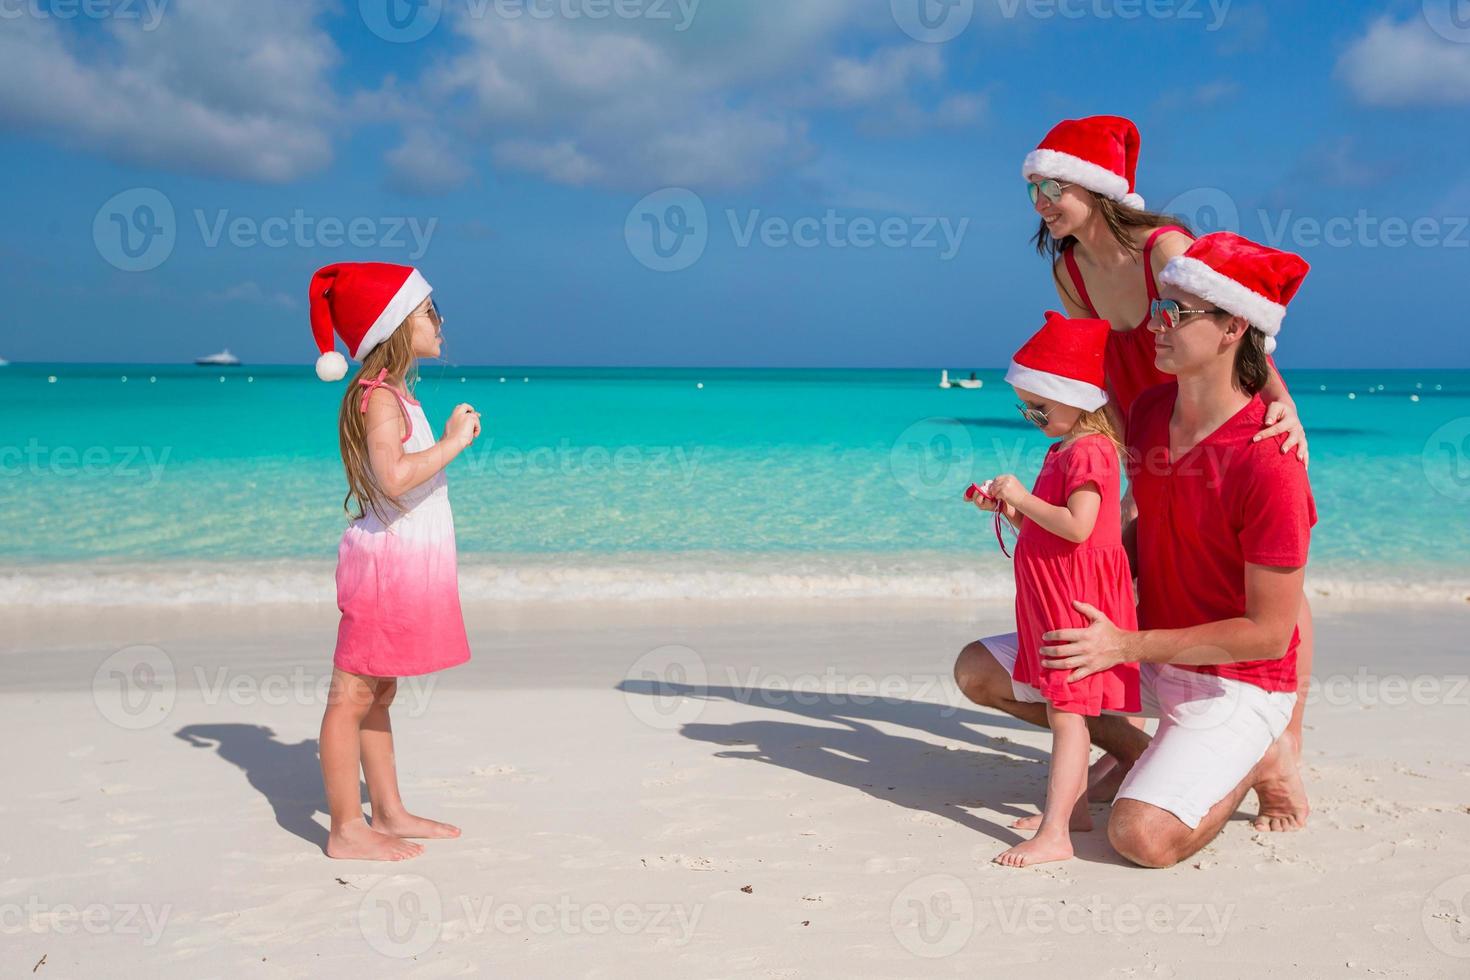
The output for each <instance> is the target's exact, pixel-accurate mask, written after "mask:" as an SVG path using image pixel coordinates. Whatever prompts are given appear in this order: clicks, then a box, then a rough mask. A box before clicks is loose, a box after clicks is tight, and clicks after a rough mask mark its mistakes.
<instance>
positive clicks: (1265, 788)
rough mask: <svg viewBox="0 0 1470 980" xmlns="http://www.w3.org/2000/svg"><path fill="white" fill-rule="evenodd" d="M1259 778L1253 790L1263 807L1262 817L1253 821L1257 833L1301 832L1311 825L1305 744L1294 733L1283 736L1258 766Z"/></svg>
mask: <svg viewBox="0 0 1470 980" xmlns="http://www.w3.org/2000/svg"><path fill="white" fill-rule="evenodd" d="M1256 773H1257V775H1258V778H1257V780H1256V785H1255V786H1254V787H1253V788H1254V789H1255V791H1256V799H1257V800H1258V801H1259V802H1260V804H1261V812H1260V815H1259V816H1257V817H1256V819H1255V820H1254V821H1253V822H1252V826H1254V827H1255V828H1256V829H1257V830H1263V831H1275V832H1281V831H1288V830H1301V829H1302V828H1303V827H1305V826H1306V825H1307V813H1308V812H1309V811H1310V809H1311V808H1310V807H1309V806H1308V805H1307V789H1306V787H1305V786H1303V785H1302V774H1301V742H1300V741H1299V740H1298V738H1297V736H1296V735H1294V734H1293V733H1292V732H1290V731H1287V732H1284V733H1282V736H1281V737H1280V738H1278V739H1277V740H1276V744H1275V745H1273V746H1271V748H1270V749H1268V750H1267V751H1266V755H1265V756H1264V757H1263V758H1262V759H1261V761H1260V763H1259V764H1258V765H1257V766H1256Z"/></svg>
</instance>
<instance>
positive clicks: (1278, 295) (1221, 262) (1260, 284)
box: [1159, 231, 1312, 354]
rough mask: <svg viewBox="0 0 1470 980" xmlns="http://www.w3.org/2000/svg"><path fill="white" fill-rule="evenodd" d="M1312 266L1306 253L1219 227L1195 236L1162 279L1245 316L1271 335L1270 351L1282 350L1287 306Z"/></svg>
mask: <svg viewBox="0 0 1470 980" xmlns="http://www.w3.org/2000/svg"><path fill="white" fill-rule="evenodd" d="M1311 268H1312V267H1311V266H1309V265H1308V264H1307V260H1306V259H1304V258H1302V257H1301V256H1300V255H1293V254H1292V253H1291V252H1278V251H1277V250H1276V249H1274V248H1267V247H1266V246H1265V245H1257V244H1256V243H1255V242H1253V241H1251V240H1250V239H1249V238H1242V237H1240V236H1239V235H1236V234H1234V233H1232V232H1228V231H1217V232H1215V233H1213V234H1210V235H1205V236H1203V237H1202V238H1197V239H1195V241H1194V244H1192V245H1190V246H1189V248H1188V249H1187V250H1186V251H1185V253H1184V254H1183V255H1180V256H1176V257H1175V258H1172V259H1170V260H1169V264H1168V265H1166V266H1164V271H1163V272H1161V273H1159V282H1162V283H1167V284H1168V285H1170V286H1174V287H1177V288H1179V289H1182V290H1184V291H1185V292H1187V293H1193V294H1194V295H1196V296H1198V297H1199V298H1200V299H1202V300H1205V301H1207V302H1210V303H1214V304H1215V305H1216V306H1218V307H1220V309H1222V310H1225V311H1227V312H1229V313H1234V314H1235V315H1236V316H1240V317H1245V319H1246V320H1247V321H1248V322H1249V323H1250V325H1251V326H1253V327H1255V328H1256V329H1257V330H1259V331H1261V333H1263V334H1265V335H1266V353H1268V354H1270V353H1272V352H1273V351H1275V350H1276V335H1277V334H1278V333H1280V332H1281V321H1282V320H1283V319H1284V318H1285V317H1286V304H1287V303H1290V302H1291V298H1292V297H1293V296H1295V295H1296V291H1297V290H1298V289H1299V288H1301V284H1302V280H1303V279H1305V278H1306V277H1307V272H1308V271H1309V270H1310V269H1311Z"/></svg>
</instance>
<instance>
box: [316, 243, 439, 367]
mask: <svg viewBox="0 0 1470 980" xmlns="http://www.w3.org/2000/svg"><path fill="white" fill-rule="evenodd" d="M432 291H433V290H432V289H431V287H430V286H429V284H428V282H426V281H425V280H424V277H423V276H421V275H420V274H419V271H418V270H417V269H415V268H413V267H411V266H406V265H390V264H388V263H386V262H338V263H336V264H335V265H328V266H323V267H322V268H320V269H318V270H316V274H315V275H313V276H312V277H311V294H310V297H309V301H310V306H311V333H312V336H313V337H315V338H316V346H317V349H318V350H319V351H321V355H322V356H321V357H319V358H317V361H316V376H317V377H318V378H321V379H322V380H323V381H340V380H341V379H342V377H343V376H344V375H346V374H347V359H346V358H344V357H343V356H342V355H341V354H339V353H337V351H336V349H335V344H334V341H333V339H332V335H333V334H334V333H335V334H336V335H337V336H338V337H341V338H342V342H343V343H344V344H346V345H347V350H348V352H349V353H350V354H351V355H352V357H353V359H354V360H358V361H360V360H362V359H363V358H364V357H366V356H367V355H368V351H370V350H372V349H373V348H374V347H376V346H378V345H379V344H381V343H382V342H383V341H385V340H387V339H388V337H389V336H390V335H391V334H392V333H393V331H395V330H397V329H398V327H399V326H400V325H401V324H402V323H403V321H404V320H407V319H408V315H409V314H410V313H412V312H413V311H414V309H415V308H416V307H417V306H418V305H419V304H420V303H422V302H423V301H424V300H425V299H427V298H428V296H429V293H431V292H432Z"/></svg>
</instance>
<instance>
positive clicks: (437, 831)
mask: <svg viewBox="0 0 1470 980" xmlns="http://www.w3.org/2000/svg"><path fill="white" fill-rule="evenodd" d="M373 829H374V830H379V831H382V832H383V833H385V834H392V835H393V836H394V837H421V838H428V839H431V840H447V839H449V838H453V837H458V836H459V828H458V827H456V826H455V825H454V824H452V823H440V822H439V821H437V820H430V819H429V818H428V817H416V816H414V815H413V814H412V813H409V812H408V811H407V810H405V811H403V812H402V813H396V814H394V815H393V816H384V817H380V816H378V815H377V814H374V815H373ZM415 846H417V845H415Z"/></svg>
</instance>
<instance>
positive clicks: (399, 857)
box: [327, 820, 424, 861]
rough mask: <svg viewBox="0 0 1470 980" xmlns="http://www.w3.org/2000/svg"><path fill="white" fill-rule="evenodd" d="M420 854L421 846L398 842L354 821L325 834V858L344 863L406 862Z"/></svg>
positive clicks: (364, 823)
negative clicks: (336, 859)
mask: <svg viewBox="0 0 1470 980" xmlns="http://www.w3.org/2000/svg"><path fill="white" fill-rule="evenodd" d="M423 852H424V845H422V844H415V843H413V842H412V841H406V840H402V839H401V838H398V837H394V836H393V835H392V834H385V833H382V832H381V831H377V830H374V829H373V828H371V827H369V826H368V825H367V823H366V822H365V821H362V820H357V821H354V822H352V823H349V824H344V825H343V826H342V827H340V828H338V829H336V830H334V831H332V832H331V833H330V834H328V835H327V857H330V858H338V859H340V860H345V861H406V860H408V859H409V858H415V857H418V856H419V855H420V854H422V853H423Z"/></svg>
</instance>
